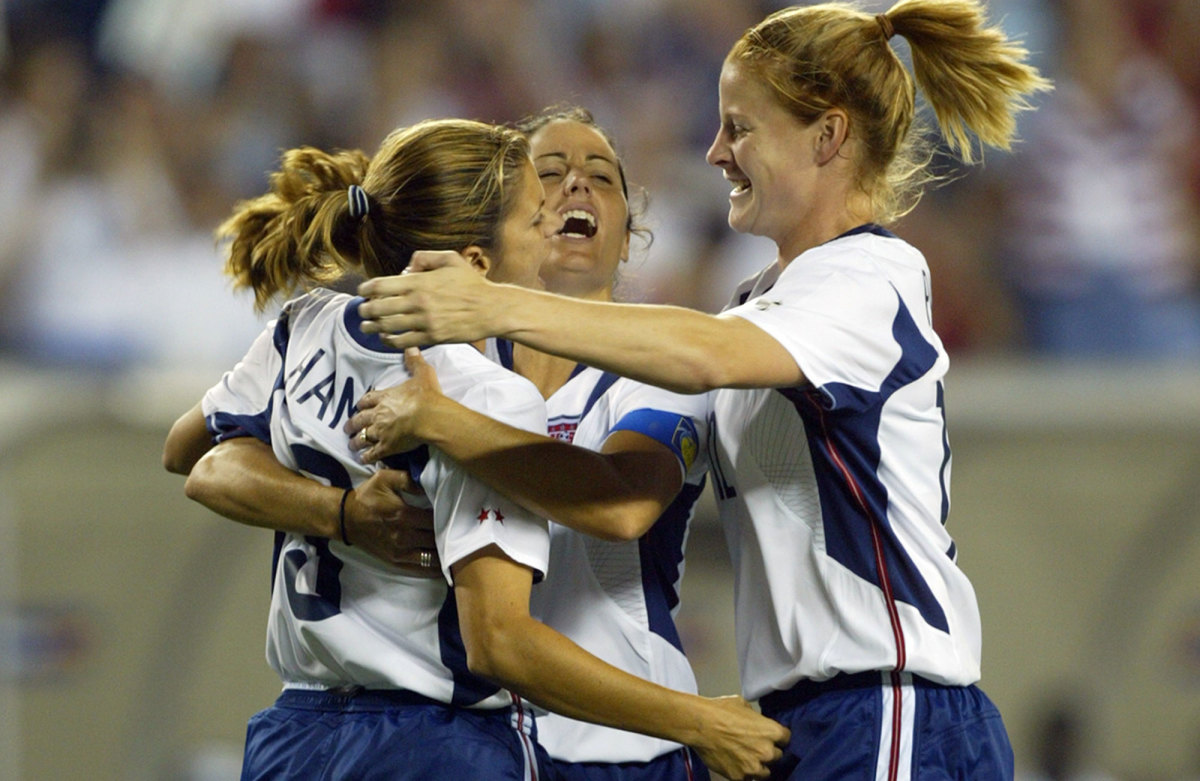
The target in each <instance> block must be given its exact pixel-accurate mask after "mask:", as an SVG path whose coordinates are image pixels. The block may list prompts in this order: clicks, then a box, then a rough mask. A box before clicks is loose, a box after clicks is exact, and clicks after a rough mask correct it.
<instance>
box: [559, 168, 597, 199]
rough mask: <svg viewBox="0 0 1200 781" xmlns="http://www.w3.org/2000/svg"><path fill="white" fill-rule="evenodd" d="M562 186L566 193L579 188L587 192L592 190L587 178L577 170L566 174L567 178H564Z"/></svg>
mask: <svg viewBox="0 0 1200 781" xmlns="http://www.w3.org/2000/svg"><path fill="white" fill-rule="evenodd" d="M563 187H564V189H565V190H566V192H567V194H568V195H569V194H571V193H576V192H579V191H580V190H583V191H584V192H587V193H590V192H591V191H592V188H591V186H590V185H589V184H588V178H587V177H586V176H584V175H583V174H581V173H579V172H577V171H572V172H571V173H569V174H567V178H566V179H565V180H564V184H563Z"/></svg>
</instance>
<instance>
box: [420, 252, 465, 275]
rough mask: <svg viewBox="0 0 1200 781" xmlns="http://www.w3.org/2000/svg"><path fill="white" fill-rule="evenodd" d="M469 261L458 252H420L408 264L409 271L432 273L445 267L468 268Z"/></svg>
mask: <svg viewBox="0 0 1200 781" xmlns="http://www.w3.org/2000/svg"><path fill="white" fill-rule="evenodd" d="M467 265H469V264H468V263H467V260H466V259H465V258H464V257H463V256H462V255H460V254H459V253H457V252H453V251H449V250H418V251H416V252H414V253H413V255H412V260H410V261H409V262H408V269H407V270H408V271H409V272H417V271H432V270H433V269H436V268H443V267H445V266H467Z"/></svg>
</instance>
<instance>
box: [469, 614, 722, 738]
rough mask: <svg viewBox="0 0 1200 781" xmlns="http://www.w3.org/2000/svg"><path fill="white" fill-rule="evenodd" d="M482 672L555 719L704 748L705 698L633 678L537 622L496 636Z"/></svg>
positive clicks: (513, 626)
mask: <svg viewBox="0 0 1200 781" xmlns="http://www.w3.org/2000/svg"><path fill="white" fill-rule="evenodd" d="M473 669H474V667H473ZM477 672H479V673H480V674H482V675H485V676H487V677H489V678H491V679H492V680H494V681H496V682H497V683H499V684H501V685H502V686H504V687H505V688H507V689H510V690H511V691H514V692H516V693H517V694H520V695H521V696H522V697H525V698H527V699H529V700H530V701H531V702H534V703H536V704H538V705H540V706H541V707H543V708H546V709H547V710H551V711H554V712H555V713H560V714H562V715H564V716H568V717H570V718H573V719H579V720H581V721H587V722H591V723H593V724H602V725H604V726H608V727H615V728H617V729H623V730H629V731H632V732H640V733H642V734H645V735H652V736H654V737H659V738H663V739H664V740H672V741H675V742H678V743H684V744H687V745H695V744H696V743H698V742H701V736H702V730H703V728H704V723H705V717H706V715H707V714H708V712H709V709H710V706H709V703H708V702H706V701H705V700H704V699H703V698H701V697H699V696H696V695H691V694H686V693H684V692H680V691H676V690H674V689H669V688H666V687H664V686H659V685H658V684H654V683H651V682H649V681H646V680H643V679H641V678H638V677H636V676H634V675H630V674H629V673H626V672H624V671H622V670H620V669H618V668H616V667H614V666H612V665H610V664H608V663H606V662H604V661H602V660H600V659H598V658H596V657H595V656H592V655H591V654H589V653H588V652H586V651H584V650H583V649H582V648H580V647H579V646H578V645H576V644H575V643H574V642H572V641H571V640H570V639H568V638H567V637H565V636H564V635H562V634H560V633H558V632H556V631H555V630H553V629H551V628H549V627H547V626H546V625H545V624H542V623H541V622H539V621H537V620H535V619H532V618H525V619H522V620H520V621H512V622H510V623H509V625H508V627H507V631H503V632H498V633H496V634H493V635H491V636H490V637H489V639H488V643H487V659H486V667H485V668H483V669H478V670H477Z"/></svg>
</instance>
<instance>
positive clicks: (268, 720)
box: [242, 689, 551, 781]
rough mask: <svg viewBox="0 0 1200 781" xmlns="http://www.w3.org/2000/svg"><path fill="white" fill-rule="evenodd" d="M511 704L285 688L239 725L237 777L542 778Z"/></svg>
mask: <svg viewBox="0 0 1200 781" xmlns="http://www.w3.org/2000/svg"><path fill="white" fill-rule="evenodd" d="M536 738H537V731H536V728H535V727H534V724H533V716H532V714H531V713H530V712H529V710H528V709H525V708H524V707H521V705H520V703H518V704H515V705H514V706H513V707H511V708H501V709H499V710H473V709H470V708H459V707H455V706H452V705H446V704H445V703H441V702H437V701H435V700H431V699H429V698H426V697H422V696H421V695H419V694H413V693H412V692H404V691H362V690H357V691H353V690H352V691H351V692H346V693H339V692H335V691H330V692H325V691H304V690H298V689H287V690H285V691H284V692H283V694H281V695H280V696H279V699H278V700H276V701H275V704H274V705H272V706H271V707H269V708H267V709H266V710H263V711H260V712H259V713H257V714H255V715H254V716H253V717H252V718H251V719H250V723H249V726H248V727H247V728H246V753H245V757H244V759H243V764H242V779H243V781H254V780H257V779H264V780H265V779H281V778H286V779H289V780H291V779H312V780H313V781H317V779H321V780H322V781H325V780H330V781H332V779H355V780H356V781H358V780H359V779H362V780H363V781H366V780H367V779H380V780H381V781H382V780H383V779H414V780H415V779H421V780H422V781H424V780H425V779H429V781H452V780H454V779H505V780H506V781H507V780H511V781H545V780H546V779H548V778H550V776H549V775H547V774H545V772H544V771H545V770H546V769H547V768H549V767H550V766H551V765H550V758H549V757H548V756H547V755H546V752H545V750H544V749H543V748H542V747H541V746H539V745H537V739H536Z"/></svg>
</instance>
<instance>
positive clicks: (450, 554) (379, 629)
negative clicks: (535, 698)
mask: <svg viewBox="0 0 1200 781" xmlns="http://www.w3.org/2000/svg"><path fill="white" fill-rule="evenodd" d="M361 300H362V299H356V298H351V297H350V296H348V295H344V294H338V293H333V292H331V291H328V290H318V291H315V292H313V293H310V294H308V295H305V296H301V297H300V298H297V299H295V300H293V301H290V302H289V303H288V304H287V305H286V306H285V307H284V310H283V313H282V314H281V316H280V317H279V319H278V320H277V321H275V322H274V323H272V324H270V325H268V326H267V329H266V330H265V331H264V332H263V333H262V334H261V335H260V336H259V338H258V339H257V341H255V343H254V345H253V346H252V347H251V348H250V351H249V352H248V353H247V354H246V357H245V358H244V359H243V360H242V361H241V362H240V363H239V364H238V365H237V366H236V367H235V368H234V369H233V370H232V371H230V372H228V373H226V375H225V376H224V378H222V380H221V382H220V383H218V384H217V385H216V386H214V387H213V388H212V389H211V390H209V391H208V393H207V394H206V395H205V397H204V401H203V409H204V414H205V418H206V420H207V422H208V426H209V429H210V430H211V431H212V432H213V433H214V434H215V435H217V436H218V438H229V437H235V436H247V435H249V436H254V437H257V438H258V439H260V440H262V441H264V442H268V443H270V444H271V446H272V448H273V449H274V451H275V456H276V458H278V459H279V461H280V462H281V463H282V464H284V465H286V466H288V467H290V468H292V469H296V470H299V471H301V472H303V473H304V474H306V475H308V476H309V477H312V478H313V479H316V480H318V481H320V482H323V483H327V484H331V485H335V486H337V487H350V486H352V485H358V484H360V483H362V482H363V481H364V480H366V479H367V478H368V477H369V476H370V475H371V474H372V473H373V471H374V469H375V467H374V466H368V465H364V464H362V463H360V462H359V460H358V458H357V456H356V454H355V453H354V452H353V451H352V450H351V449H350V447H349V442H348V441H347V438H346V434H345V433H344V432H343V430H342V426H343V424H344V423H345V421H346V419H347V418H348V417H349V416H350V415H351V414H353V408H354V404H355V403H356V402H357V401H358V399H359V397H360V396H361V395H362V394H363V393H364V392H365V391H366V390H368V389H369V388H371V387H388V386H391V385H395V384H398V383H400V382H403V381H404V380H406V379H407V378H408V373H407V371H406V370H405V368H404V361H403V355H402V354H400V353H397V352H396V351H394V350H391V349H389V348H387V347H385V346H384V345H383V344H382V342H380V341H379V339H378V337H373V336H367V335H364V334H362V333H361V332H360V330H359V322H360V321H359V318H358V304H359V303H360V302H361ZM424 357H425V359H426V360H427V361H428V362H429V363H430V364H431V365H432V366H433V367H434V368H435V369H436V370H437V374H438V380H439V382H440V383H441V386H442V390H443V392H444V393H445V394H446V395H447V396H449V397H451V398H454V399H456V400H458V401H459V402H461V403H462V404H464V405H466V406H468V407H470V408H472V409H476V410H478V411H480V412H483V413H484V414H487V415H490V416H492V417H494V418H497V419H499V420H503V421H505V422H507V423H509V424H510V425H514V426H518V427H520V428H523V429H527V430H530V431H539V432H540V431H544V430H545V424H546V417H545V406H544V403H543V401H542V398H541V395H540V394H539V393H538V391H537V389H536V388H535V387H534V386H533V385H532V384H531V383H529V382H528V381H527V380H524V379H522V378H521V377H518V376H517V375H515V374H513V373H511V372H508V371H505V370H504V369H503V368H501V367H499V366H497V365H496V364H495V363H493V362H492V361H489V360H487V359H486V358H484V357H483V356H482V355H481V354H480V353H479V352H478V351H476V350H475V349H474V348H472V347H470V346H467V345H446V346H444V347H434V348H430V349H428V350H426V351H425V352H424ZM387 463H388V465H389V466H394V467H397V468H404V469H409V470H410V471H411V473H412V474H413V476H414V477H416V478H417V479H418V480H419V482H420V485H421V487H422V488H423V489H424V491H425V493H426V496H427V497H428V500H429V502H430V503H431V505H432V508H433V513H434V529H435V535H436V539H437V549H438V555H439V556H440V558H441V562H442V569H443V574H444V575H445V579H444V580H442V579H423V578H414V577H409V576H406V575H404V574H402V573H401V572H399V571H398V570H396V569H395V568H393V567H391V566H389V565H387V564H384V563H383V562H382V561H380V560H378V559H376V558H374V557H372V556H370V555H368V554H366V553H364V552H363V551H362V550H360V549H359V548H356V547H353V546H349V547H348V546H346V545H343V544H342V543H341V542H340V541H330V540H326V539H323V538H318V537H305V536H300V535H294V534H282V533H280V534H278V535H277V537H276V552H275V562H274V575H273V582H272V595H271V607H270V618H269V623H268V629H267V660H268V662H269V663H270V665H271V666H272V667H273V668H274V669H275V671H276V672H278V673H279V676H280V678H282V679H283V682H284V685H285V686H287V687H296V688H331V687H339V686H346V685H360V686H365V687H368V688H377V689H407V690H409V691H414V692H417V693H420V694H423V695H425V696H427V697H431V698H433V699H436V700H438V701H441V702H446V703H454V704H457V705H465V706H473V707H484V708H495V707H502V706H508V705H511V704H512V699H511V697H510V695H509V694H508V693H507V692H505V691H503V690H501V689H499V688H498V687H497V686H496V685H495V684H493V683H491V682H489V681H486V680H483V679H482V678H478V677H476V676H474V675H472V674H471V673H470V671H469V670H468V669H467V665H466V653H465V651H464V648H463V644H462V637H461V635H460V633H459V626H458V615H457V610H456V605H455V601H454V592H453V590H452V589H451V588H450V587H449V585H448V584H449V583H450V582H451V573H450V567H451V565H453V564H454V563H455V562H457V561H459V560H461V559H462V558H463V557H465V556H467V555H468V554H470V553H473V552H474V551H477V550H480V549H481V548H484V547H486V546H488V545H493V544H494V545H497V546H499V547H500V549H501V550H503V551H504V553H505V554H506V555H507V556H509V557H510V558H511V559H513V560H514V561H517V562H519V563H521V564H523V565H525V566H527V567H530V568H531V569H533V570H534V571H535V572H536V573H544V572H545V570H546V562H547V557H548V549H549V544H548V535H547V529H546V522H545V521H544V520H542V519H538V518H535V517H533V516H532V515H531V514H530V513H529V512H528V511H526V510H524V509H523V508H521V507H519V506H517V505H516V504H514V503H513V502H511V501H509V500H507V499H505V498H504V497H503V496H501V495H500V494H499V493H497V492H495V491H493V490H491V489H489V488H487V487H486V486H484V485H483V484H482V483H480V482H478V481H476V480H474V479H473V478H470V477H468V476H467V475H466V474H465V473H464V472H463V471H462V470H461V469H460V468H459V467H457V465H455V464H454V463H453V462H451V461H450V460H449V459H448V458H446V457H445V456H444V455H443V454H442V453H441V452H440V451H438V450H436V449H433V448H420V449H418V450H414V451H411V452H409V453H404V454H402V455H400V456H397V457H393V458H390V459H388V460H387Z"/></svg>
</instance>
